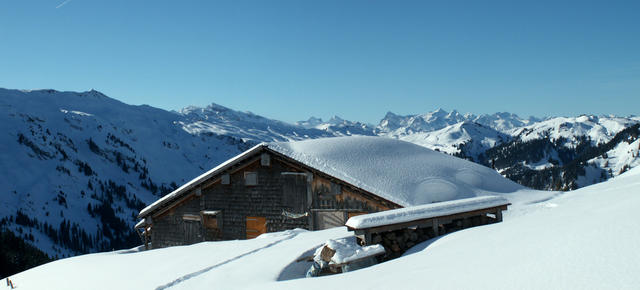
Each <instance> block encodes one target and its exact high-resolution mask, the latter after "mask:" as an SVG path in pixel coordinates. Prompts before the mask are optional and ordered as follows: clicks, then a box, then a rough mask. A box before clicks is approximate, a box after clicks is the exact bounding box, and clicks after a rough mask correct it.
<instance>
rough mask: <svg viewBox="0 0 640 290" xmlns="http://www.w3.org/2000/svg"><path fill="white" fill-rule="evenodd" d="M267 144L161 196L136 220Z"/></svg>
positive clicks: (258, 146) (255, 147)
mask: <svg viewBox="0 0 640 290" xmlns="http://www.w3.org/2000/svg"><path fill="white" fill-rule="evenodd" d="M267 145H268V144H267V143H264V142H263V143H260V144H258V145H256V146H253V147H252V148H251V149H249V150H247V151H244V152H242V153H240V154H239V155H237V156H235V157H233V158H231V159H229V160H227V161H225V162H223V163H221V164H220V165H218V166H216V167H214V168H213V169H211V170H209V171H207V172H205V173H203V174H201V175H200V176H198V177H196V178H194V179H192V180H191V181H189V182H187V183H185V184H184V185H182V186H180V187H178V189H176V190H174V191H173V192H171V193H169V194H167V195H165V196H163V197H162V198H160V199H158V200H156V201H155V202H154V203H152V204H150V205H149V206H147V207H145V208H143V209H142V210H141V211H140V214H138V218H139V219H141V218H144V217H146V216H148V215H149V214H151V213H153V212H154V211H155V210H156V209H158V208H160V207H162V206H164V205H166V204H168V203H170V202H172V201H174V200H176V199H177V198H178V197H180V196H182V194H183V193H185V192H187V191H189V190H190V189H192V188H194V187H196V186H198V185H200V184H201V183H202V182H203V181H205V180H207V179H209V178H210V177H212V176H214V175H217V174H219V173H221V172H222V171H224V170H226V169H227V168H229V167H230V166H233V165H234V164H236V163H238V162H240V161H242V160H244V159H245V158H247V157H249V156H251V155H253V154H255V153H256V152H260V151H262V150H263V149H264V148H266V147H267Z"/></svg>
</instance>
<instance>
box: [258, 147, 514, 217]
mask: <svg viewBox="0 0 640 290" xmlns="http://www.w3.org/2000/svg"><path fill="white" fill-rule="evenodd" d="M268 148H269V149H271V150H273V151H276V152H279V153H281V154H283V155H286V156H288V157H290V158H292V159H295V160H297V161H299V162H301V163H303V164H305V165H307V166H309V167H312V168H315V169H317V170H319V171H322V172H324V173H326V174H329V175H331V176H333V177H335V178H338V179H341V180H343V181H345V182H347V183H350V184H352V185H354V186H356V187H359V188H362V189H364V190H366V191H369V192H371V193H373V194H375V195H378V196H380V197H382V198H384V199H387V200H389V201H392V202H394V203H397V204H399V205H401V206H405V207H406V206H413V205H419V204H427V203H433V202H440V201H447V200H454V199H461V198H468V197H475V196H480V195H487V194H492V193H506V192H514V191H516V190H519V189H522V186H520V185H518V184H516V183H514V182H512V181H510V180H508V179H506V178H504V177H502V176H500V175H499V174H497V173H496V172H495V171H494V170H492V169H490V168H487V167H485V166H482V165H478V164H475V163H473V162H469V161H466V160H463V159H460V158H457V157H453V156H449V155H446V154H443V153H440V152H436V151H433V150H430V149H427V148H425V147H422V146H418V145H415V144H412V143H409V142H404V141H400V140H397V139H391V138H384V137H371V136H350V137H335V138H323V139H313V140H305V141H297V142H278V143H269V144H268Z"/></svg>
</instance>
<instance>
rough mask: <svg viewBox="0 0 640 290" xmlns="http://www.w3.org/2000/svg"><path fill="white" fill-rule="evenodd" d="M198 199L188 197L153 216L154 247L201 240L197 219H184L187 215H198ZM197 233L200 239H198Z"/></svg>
mask: <svg viewBox="0 0 640 290" xmlns="http://www.w3.org/2000/svg"><path fill="white" fill-rule="evenodd" d="M199 212H200V200H199V198H196V197H195V196H193V197H190V198H188V199H187V200H185V201H184V202H182V203H180V204H179V205H177V206H175V207H173V208H172V209H171V210H169V211H166V212H164V213H163V214H162V215H159V216H157V217H154V222H153V230H152V231H151V240H152V245H153V247H154V248H162V247H169V246H176V245H185V244H192V243H196V242H200V241H202V240H203V239H202V225H201V223H200V222H197V221H189V220H185V219H184V218H183V217H184V215H185V214H187V215H199ZM198 234H199V235H200V239H198Z"/></svg>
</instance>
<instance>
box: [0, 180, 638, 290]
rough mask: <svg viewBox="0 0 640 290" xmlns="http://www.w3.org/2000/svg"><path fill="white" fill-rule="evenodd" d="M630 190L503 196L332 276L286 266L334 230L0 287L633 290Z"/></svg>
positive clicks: (200, 248) (107, 261)
mask: <svg viewBox="0 0 640 290" xmlns="http://www.w3.org/2000/svg"><path fill="white" fill-rule="evenodd" d="M639 188H640V168H636V169H633V170H630V171H629V172H627V173H625V174H623V175H621V176H620V177H617V178H614V179H612V180H610V181H607V182H603V183H600V184H597V185H593V186H589V187H586V188H583V189H579V190H576V191H572V192H568V193H564V194H561V195H556V196H555V197H553V196H549V193H547V192H539V191H527V192H517V193H513V194H507V195H504V196H505V197H506V198H508V199H509V200H510V201H511V202H512V203H513V205H512V206H511V207H510V208H509V210H508V211H506V212H505V216H504V222H502V223H498V224H492V225H487V226H482V227H475V228H471V229H466V230H463V231H458V232H455V233H451V234H448V235H446V236H442V237H439V238H437V239H433V240H429V241H426V242H424V243H422V244H419V245H417V246H415V247H414V248H413V249H412V250H410V251H409V252H408V253H406V254H405V255H404V256H403V257H400V258H397V259H395V260H391V261H388V262H385V263H383V264H379V265H375V266H372V267H370V268H366V269H362V270H358V271H355V272H350V273H344V274H339V275H333V276H325V277H319V278H301V277H302V276H303V275H304V271H305V270H306V268H305V267H304V266H308V264H304V263H295V262H294V261H295V260H296V259H297V258H298V257H300V256H304V255H309V254H312V253H313V251H314V250H315V249H316V248H317V247H318V246H320V245H322V244H323V243H324V242H325V241H326V240H328V239H337V238H342V237H345V236H349V235H352V234H353V233H349V232H346V231H345V228H344V227H343V228H335V229H331V230H325V231H318V232H306V231H302V230H296V231H287V232H281V233H272V234H266V235H263V236H261V237H259V238H257V239H254V240H246V241H224V242H205V243H200V244H195V245H191V246H183V247H171V248H165V249H158V250H152V251H146V252H136V251H135V250H134V251H120V252H110V253H100V254H92V255H84V256H78V257H73V258H68V259H63V260H59V261H55V262H52V263H49V264H46V265H42V266H39V267H37V268H34V269H31V270H28V271H25V272H22V273H19V274H16V275H13V276H11V277H10V278H11V280H12V281H13V282H14V284H15V285H16V286H18V287H19V289H45V288H46V289H87V288H91V289H113V288H123V289H211V288H214V289H256V288H260V289H337V288H340V289H342V288H349V289H393V288H398V287H401V288H402V289H422V288H424V287H425V285H428V286H429V287H433V288H435V289H635V288H637V285H640V276H638V275H637V273H638V272H640V263H639V262H638V261H640V249H639V248H638V247H637V242H638V240H639V239H640V229H639V228H638V227H637V226H636V221H637V220H638V219H639V218H640V213H639V212H638V211H637V208H638V207H639V206H640V191H639ZM168 261H170V262H168ZM105 273H109V275H105ZM461 273H463V275H461ZM247 277H251V279H247ZM294 278H299V279H294ZM279 280H283V281H279ZM2 285H4V284H2ZM3 287H4V286H3Z"/></svg>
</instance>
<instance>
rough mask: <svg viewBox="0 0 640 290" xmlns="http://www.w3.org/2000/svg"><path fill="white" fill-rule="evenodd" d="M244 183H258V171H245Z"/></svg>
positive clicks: (250, 184)
mask: <svg viewBox="0 0 640 290" xmlns="http://www.w3.org/2000/svg"><path fill="white" fill-rule="evenodd" d="M244 185H246V186H255V185H258V173H257V172H255V171H245V173H244Z"/></svg>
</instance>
